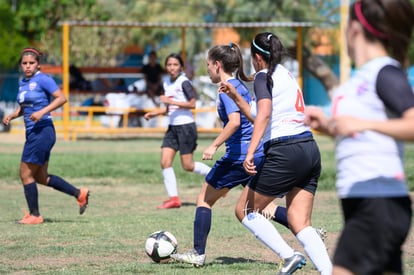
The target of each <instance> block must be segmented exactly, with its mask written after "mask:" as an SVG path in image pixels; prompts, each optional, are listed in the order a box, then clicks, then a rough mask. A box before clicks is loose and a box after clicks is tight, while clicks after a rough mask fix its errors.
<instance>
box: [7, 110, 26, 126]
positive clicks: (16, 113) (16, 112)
mask: <svg viewBox="0 0 414 275" xmlns="http://www.w3.org/2000/svg"><path fill="white" fill-rule="evenodd" d="M22 114H23V112H22V107H21V106H20V105H19V106H17V108H16V110H14V112H13V113H11V114H9V115H8V116H5V117H4V118H3V124H4V125H5V126H8V125H9V123H10V121H12V120H13V119H15V118H18V117H20V116H22Z"/></svg>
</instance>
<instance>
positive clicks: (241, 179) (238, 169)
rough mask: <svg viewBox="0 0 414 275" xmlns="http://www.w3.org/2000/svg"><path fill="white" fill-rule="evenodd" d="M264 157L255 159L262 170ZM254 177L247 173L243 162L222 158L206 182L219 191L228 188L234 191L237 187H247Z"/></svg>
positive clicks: (208, 175)
mask: <svg viewBox="0 0 414 275" xmlns="http://www.w3.org/2000/svg"><path fill="white" fill-rule="evenodd" d="M263 161H264V157H258V158H255V160H254V162H255V164H256V167H257V169H260V167H261V166H262V164H263ZM251 178H252V176H250V175H249V174H247V173H246V171H245V170H244V167H243V161H242V160H232V159H229V158H226V157H222V158H221V159H219V160H217V161H216V163H215V164H214V166H213V168H211V171H210V173H208V174H207V176H206V182H207V183H208V184H209V185H211V186H212V187H214V188H215V189H217V190H220V189H223V188H228V189H232V188H233V187H236V186H237V185H240V184H241V185H243V186H245V185H246V184H247V183H248V182H249V181H250V179H251Z"/></svg>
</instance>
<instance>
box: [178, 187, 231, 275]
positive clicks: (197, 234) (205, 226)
mask: <svg viewBox="0 0 414 275" xmlns="http://www.w3.org/2000/svg"><path fill="white" fill-rule="evenodd" d="M227 192H228V188H224V189H219V190H217V189H215V188H214V187H212V186H211V185H209V184H208V183H207V182H204V183H203V186H202V188H201V191H200V194H199V195H198V198H197V208H196V212H195V218H194V230H193V235H194V236H193V250H191V251H189V252H186V253H176V254H173V255H171V257H172V258H173V259H175V260H177V261H179V262H184V263H189V264H193V265H195V266H197V267H200V266H203V265H204V262H205V259H206V246H207V238H208V235H209V233H210V229H211V216H212V211H211V208H212V207H213V205H214V204H215V203H216V201H217V200H218V199H219V198H221V197H222V196H223V195H224V194H226V193H227Z"/></svg>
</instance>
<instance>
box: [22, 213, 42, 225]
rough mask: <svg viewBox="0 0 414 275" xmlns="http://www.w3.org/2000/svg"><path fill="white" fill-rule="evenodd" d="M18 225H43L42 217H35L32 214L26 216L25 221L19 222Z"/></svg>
mask: <svg viewBox="0 0 414 275" xmlns="http://www.w3.org/2000/svg"><path fill="white" fill-rule="evenodd" d="M17 223H18V224H41V223H43V217H42V216H33V215H30V214H25V215H24V217H23V219H21V220H20V221H18V222H17Z"/></svg>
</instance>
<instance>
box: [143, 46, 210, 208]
mask: <svg viewBox="0 0 414 275" xmlns="http://www.w3.org/2000/svg"><path fill="white" fill-rule="evenodd" d="M183 67H184V62H183V60H182V58H181V56H180V55H178V54H175V53H172V54H170V55H169V56H167V58H166V59H165V69H166V70H167V72H168V74H169V76H170V77H169V79H167V81H165V82H164V95H161V96H160V101H161V102H162V103H164V104H165V105H166V107H165V108H160V109H158V110H155V111H151V112H148V113H146V114H145V115H144V118H145V119H147V120H148V119H151V118H153V117H156V116H159V115H168V116H169V123H168V130H167V132H166V133H165V136H164V140H163V142H162V145H161V148H162V149H161V168H162V175H163V177H164V185H165V189H166V190H167V194H168V196H169V199H168V200H166V201H164V202H163V203H162V204H161V205H159V206H158V207H157V208H158V209H169V208H179V207H181V200H180V198H179V197H178V190H177V180H176V177H175V173H174V169H173V167H172V164H173V161H174V157H175V155H176V154H177V151H180V158H181V166H182V167H183V168H184V170H185V171H188V172H194V173H197V174H199V175H202V176H205V175H207V174H208V172H209V171H210V169H211V168H210V167H209V166H207V165H205V164H204V163H202V162H197V161H196V162H195V161H194V160H193V153H194V151H195V149H196V147H197V127H196V124H195V121H194V116H193V114H192V112H191V109H194V108H195V106H196V94H195V91H194V88H193V85H192V84H191V81H190V80H189V79H188V78H187V77H186V76H185V74H184V73H183Z"/></svg>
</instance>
